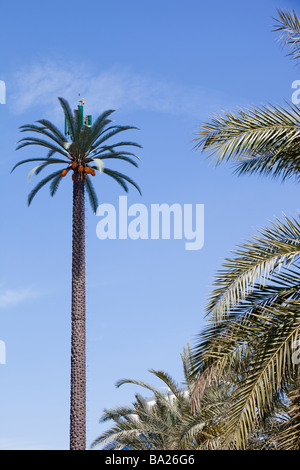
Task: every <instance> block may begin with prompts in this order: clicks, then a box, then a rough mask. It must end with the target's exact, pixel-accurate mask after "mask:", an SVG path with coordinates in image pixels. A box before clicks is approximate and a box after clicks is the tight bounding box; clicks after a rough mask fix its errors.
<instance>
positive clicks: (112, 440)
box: [92, 346, 231, 450]
mask: <svg viewBox="0 0 300 470" xmlns="http://www.w3.org/2000/svg"><path fill="white" fill-rule="evenodd" d="M181 357H182V363H183V369H184V377H185V378H184V381H183V384H181V385H178V384H177V383H176V381H175V380H174V379H173V378H172V377H171V376H170V375H169V374H168V373H166V372H164V371H161V370H159V371H155V370H150V372H151V373H152V374H154V375H155V377H157V378H158V379H160V380H161V381H162V383H163V387H162V388H156V387H153V386H151V385H149V384H147V383H145V382H142V381H139V380H132V379H123V380H120V381H118V382H117V384H116V386H117V387H120V386H121V385H124V384H129V383H130V384H134V385H138V386H140V387H143V388H145V389H146V390H147V391H148V392H150V393H151V395H152V398H151V399H150V400H147V399H145V398H143V397H142V396H141V395H140V394H138V393H137V394H136V395H135V401H134V403H133V405H132V406H130V407H117V408H113V409H109V410H105V411H104V414H103V416H102V418H101V420H100V422H103V423H105V422H109V421H112V422H113V425H112V427H111V428H109V429H108V430H107V431H105V432H103V433H102V434H101V436H99V437H98V438H97V439H96V440H95V441H94V443H93V444H92V447H95V446H98V445H101V446H102V449H103V450H108V449H111V450H112V449H116V450H120V449H123V448H124V447H127V448H128V447H129V448H130V449H132V450H172V449H177V450H180V449H186V450H187V449H188V450H196V449H201V448H210V443H211V442H215V440H217V438H218V434H219V433H220V430H221V429H222V427H223V424H222V419H221V413H222V410H223V408H221V406H223V403H224V402H226V401H227V400H228V399H229V397H230V393H231V384H228V383H225V382H224V381H223V380H218V379H215V380H213V381H212V382H211V384H210V386H209V387H207V389H206V391H205V393H204V394H203V397H202V401H201V409H200V410H199V411H197V412H193V410H192V402H191V397H192V392H193V388H194V385H195V381H194V378H193V368H194V366H193V362H192V356H191V350H190V347H189V346H188V347H187V348H185V350H184V351H183V353H182V355H181ZM166 388H167V392H166V391H165V390H164V389H166ZM217 411H218V412H217Z"/></svg>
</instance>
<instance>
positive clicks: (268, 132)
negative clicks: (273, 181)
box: [194, 104, 300, 178]
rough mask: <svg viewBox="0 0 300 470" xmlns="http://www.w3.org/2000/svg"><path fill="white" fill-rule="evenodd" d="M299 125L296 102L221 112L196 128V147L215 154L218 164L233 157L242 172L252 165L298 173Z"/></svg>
mask: <svg viewBox="0 0 300 470" xmlns="http://www.w3.org/2000/svg"><path fill="white" fill-rule="evenodd" d="M299 129H300V109H299V108H298V107H297V106H296V105H293V104H288V105H287V108H283V107H281V106H263V107H257V108H253V109H246V110H245V111H244V110H241V109H240V110H238V111H237V112H236V113H233V112H227V113H224V115H223V116H221V115H217V116H216V117H214V118H213V119H212V120H211V122H209V123H206V124H203V125H202V126H201V128H200V129H199V130H198V131H196V132H195V134H196V135H198V137H196V138H195V139H194V142H196V145H195V148H196V149H199V150H201V151H203V152H204V151H208V152H209V156H213V157H214V158H215V160H216V165H219V164H220V163H221V162H228V161H229V160H233V162H234V164H235V165H237V168H238V171H239V172H240V173H244V172H246V171H247V170H248V169H250V171H252V172H256V173H261V174H272V173H273V174H274V176H283V177H284V178H285V177H286V176H287V175H291V170H293V172H294V175H295V176H298V174H299V173H300V156H299V154H298V152H297V148H299V142H300V130H299ZM290 153H291V154H290ZM293 159H294V161H293Z"/></svg>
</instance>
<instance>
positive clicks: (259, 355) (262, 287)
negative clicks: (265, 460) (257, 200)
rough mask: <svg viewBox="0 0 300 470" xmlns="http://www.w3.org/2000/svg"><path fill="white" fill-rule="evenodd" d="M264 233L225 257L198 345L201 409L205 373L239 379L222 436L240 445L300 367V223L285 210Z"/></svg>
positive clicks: (195, 393) (196, 391) (195, 396)
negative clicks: (296, 353) (298, 350)
mask: <svg viewBox="0 0 300 470" xmlns="http://www.w3.org/2000/svg"><path fill="white" fill-rule="evenodd" d="M261 233H262V236H260V237H255V238H254V241H252V242H248V243H246V244H243V245H242V246H241V248H240V250H238V252H237V254H238V256H237V257H236V258H233V259H230V260H227V261H226V263H225V269H224V270H223V271H222V272H221V274H219V276H218V278H217V280H216V284H215V285H216V288H215V290H214V291H213V292H212V295H211V298H210V302H209V304H208V311H209V312H210V313H211V314H212V316H211V317H210V321H209V323H208V326H207V327H206V328H205V329H204V330H203V331H202V333H201V334H200V335H199V339H198V342H197V345H196V346H195V348H194V351H193V359H194V363H195V365H196V370H197V372H198V374H199V377H198V379H197V380H196V385H195V388H194V390H193V401H194V404H195V407H196V408H197V400H199V397H201V394H203V390H205V387H203V380H204V384H206V385H207V383H208V382H207V377H209V376H210V377H214V376H215V375H216V376H218V377H219V376H222V377H223V378H224V377H227V378H228V380H230V381H231V382H232V383H233V384H235V387H234V392H233V394H232V403H231V406H230V408H229V410H228V413H227V414H226V426H225V427H224V429H223V431H222V439H224V442H225V444H224V443H223V444H224V445H226V446H229V447H230V446H232V447H233V448H239V449H242V448H246V447H247V443H248V441H249V439H250V437H251V434H252V433H253V432H254V430H255V428H257V426H258V427H259V426H261V423H262V421H263V419H264V416H268V415H270V414H272V413H273V410H274V406H275V401H274V400H275V397H276V396H278V394H280V393H283V392H285V391H288V389H289V385H290V383H291V382H293V381H294V380H295V378H296V377H297V374H298V373H299V365H298V364H296V363H294V362H293V360H292V357H293V347H294V344H295V341H296V340H297V339H298V338H299V337H300V313H299V312H300V276H299V274H300V266H299V257H298V254H299V240H300V226H299V224H298V222H297V221H296V220H295V219H288V218H287V217H286V218H285V219H284V222H280V221H277V222H276V223H275V224H273V225H272V226H271V228H265V229H264V230H263V231H262V232H261ZM257 281H259V282H257ZM202 377H203V378H202ZM297 429H298V430H299V428H297ZM286 432H287V434H288V432H289V431H286ZM298 438H299V434H298Z"/></svg>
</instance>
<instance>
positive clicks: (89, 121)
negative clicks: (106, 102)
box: [65, 93, 92, 135]
mask: <svg viewBox="0 0 300 470" xmlns="http://www.w3.org/2000/svg"><path fill="white" fill-rule="evenodd" d="M78 98H79V103H78V114H79V125H80V127H83V124H84V125H85V126H87V127H92V116H91V114H88V115H87V116H85V118H84V123H83V105H84V98H82V99H80V93H78ZM65 135H70V130H69V126H68V124H67V119H66V118H65Z"/></svg>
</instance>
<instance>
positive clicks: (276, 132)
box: [194, 10, 300, 180]
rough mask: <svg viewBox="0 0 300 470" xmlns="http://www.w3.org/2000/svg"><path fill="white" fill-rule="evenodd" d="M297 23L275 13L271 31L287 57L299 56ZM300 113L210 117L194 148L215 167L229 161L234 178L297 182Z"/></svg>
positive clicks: (260, 109)
mask: <svg viewBox="0 0 300 470" xmlns="http://www.w3.org/2000/svg"><path fill="white" fill-rule="evenodd" d="M299 25H300V22H299V19H298V17H297V15H296V13H295V12H292V13H289V12H285V11H283V10H279V11H278V19H277V25H276V27H275V28H274V29H275V31H281V41H282V44H283V45H284V46H290V48H291V52H290V55H291V57H292V58H294V59H297V58H298V57H299V54H300V27H299ZM299 129H300V110H299V107H298V106H296V105H294V104H292V103H287V105H286V107H283V106H279V105H276V106H271V105H270V106H257V107H252V108H248V109H245V110H244V109H238V110H237V111H236V112H225V113H223V114H222V115H218V114H217V115H216V116H214V117H213V118H212V119H211V121H210V122H208V123H205V124H203V125H202V126H201V128H200V129H199V130H198V131H196V133H195V134H196V135H197V137H195V139H194V142H195V148H196V149H200V150H201V151H207V152H209V157H212V156H213V157H214V159H215V161H216V164H217V165H219V164H220V163H221V162H228V161H231V162H232V163H233V165H234V168H235V171H236V172H237V173H238V174H245V173H258V174H263V175H268V176H269V175H270V176H273V177H280V178H281V179H282V180H285V179H286V178H289V177H293V178H295V179H296V180H299V174H300V155H299V143H300V130H299Z"/></svg>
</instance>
